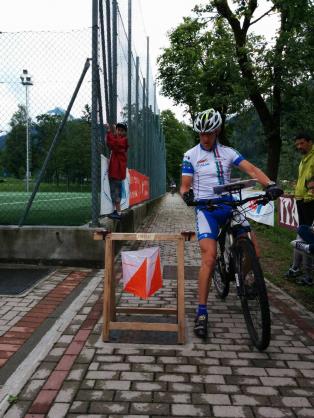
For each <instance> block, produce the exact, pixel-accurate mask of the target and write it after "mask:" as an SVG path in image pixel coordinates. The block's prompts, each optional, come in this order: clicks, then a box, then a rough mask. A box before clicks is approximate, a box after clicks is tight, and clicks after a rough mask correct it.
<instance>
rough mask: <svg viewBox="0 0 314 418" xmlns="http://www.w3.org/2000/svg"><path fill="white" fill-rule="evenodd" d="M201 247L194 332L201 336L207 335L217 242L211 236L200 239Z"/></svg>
mask: <svg viewBox="0 0 314 418" xmlns="http://www.w3.org/2000/svg"><path fill="white" fill-rule="evenodd" d="M199 245H200V249H201V267H200V270H199V275H198V302H199V305H198V310H197V316H196V319H195V326H194V332H195V334H196V335H197V336H198V337H200V338H204V337H206V336H207V321H208V313H207V298H208V293H209V289H210V285H211V276H212V273H213V271H214V268H215V263H216V253H217V242H216V241H215V240H213V239H210V238H204V239H202V240H201V241H199Z"/></svg>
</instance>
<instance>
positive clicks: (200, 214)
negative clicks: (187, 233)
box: [195, 199, 250, 241]
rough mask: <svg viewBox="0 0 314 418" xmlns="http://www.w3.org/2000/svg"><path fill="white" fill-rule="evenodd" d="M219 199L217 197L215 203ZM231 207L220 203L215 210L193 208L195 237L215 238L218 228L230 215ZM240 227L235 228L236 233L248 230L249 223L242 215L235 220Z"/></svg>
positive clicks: (200, 238) (199, 238)
mask: <svg viewBox="0 0 314 418" xmlns="http://www.w3.org/2000/svg"><path fill="white" fill-rule="evenodd" d="M218 202H219V199H217V203H218ZM231 212H232V208H231V207H230V206H228V205H224V204H220V205H219V207H218V208H217V209H215V210H212V211H209V210H206V209H205V208H202V207H197V208H196V209H195V213H196V233H197V239H198V240H199V241H200V240H202V239H204V238H210V239H214V240H217V238H218V235H219V228H220V227H221V226H223V225H225V223H226V222H227V220H228V218H229V217H230V216H231ZM237 224H239V226H240V228H238V229H237V233H238V234H242V233H244V232H247V231H249V230H250V224H249V223H248V221H247V220H246V219H245V217H244V216H243V215H240V216H239V219H238V221H237Z"/></svg>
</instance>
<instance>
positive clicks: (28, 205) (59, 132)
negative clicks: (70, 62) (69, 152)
mask: <svg viewBox="0 0 314 418" xmlns="http://www.w3.org/2000/svg"><path fill="white" fill-rule="evenodd" d="M89 60H90V58H88V59H87V60H86V62H85V65H84V69H83V72H82V74H81V77H80V79H79V81H78V83H77V86H76V88H75V91H74V93H73V96H72V98H71V100H70V103H69V105H68V108H67V110H66V112H65V114H64V116H63V119H62V122H61V124H60V125H59V128H58V130H57V133H56V135H55V137H54V138H53V141H52V143H51V145H50V148H49V151H48V154H47V156H46V158H45V161H44V164H43V166H42V168H41V171H40V173H39V176H38V179H37V181H36V184H35V187H34V190H33V192H32V195H31V197H30V198H29V201H28V204H27V207H26V209H25V212H24V213H23V215H22V217H21V219H20V223H19V226H22V225H23V224H24V222H25V219H26V217H27V215H28V212H29V210H30V208H31V206H32V203H33V200H34V198H35V196H36V193H37V191H38V189H39V185H40V183H41V181H42V179H43V177H44V174H45V171H46V168H47V165H48V163H49V161H50V158H51V155H52V153H53V151H54V149H55V147H56V145H57V143H58V141H59V138H60V136H61V133H62V131H63V128H64V126H65V124H66V121H67V119H68V117H69V114H70V112H71V109H72V106H73V103H74V101H75V99H76V96H77V94H78V92H79V90H80V87H81V85H82V82H83V80H84V77H85V74H86V73H87V70H88V69H89V66H90V64H89Z"/></svg>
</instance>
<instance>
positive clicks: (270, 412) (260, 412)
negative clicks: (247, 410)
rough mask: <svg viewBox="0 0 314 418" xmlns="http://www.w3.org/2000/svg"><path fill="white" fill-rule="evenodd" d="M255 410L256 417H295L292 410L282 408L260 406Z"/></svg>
mask: <svg viewBox="0 0 314 418" xmlns="http://www.w3.org/2000/svg"><path fill="white" fill-rule="evenodd" d="M256 412H257V413H256V416H257V417H258V418H295V414H294V412H293V411H291V410H289V409H284V408H271V407H260V408H257V410H256ZM298 418H299V416H298Z"/></svg>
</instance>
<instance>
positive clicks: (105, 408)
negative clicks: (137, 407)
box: [88, 401, 129, 415]
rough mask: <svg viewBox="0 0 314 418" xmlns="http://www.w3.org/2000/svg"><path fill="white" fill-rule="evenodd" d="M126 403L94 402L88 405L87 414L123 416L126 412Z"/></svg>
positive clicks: (127, 405)
mask: <svg viewBox="0 0 314 418" xmlns="http://www.w3.org/2000/svg"><path fill="white" fill-rule="evenodd" d="M128 408H129V404H128V403H122V402H119V403H116V402H98V401H94V402H92V403H91V404H90V407H89V410H88V412H89V414H102V415H106V414H125V413H127V412H128Z"/></svg>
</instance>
